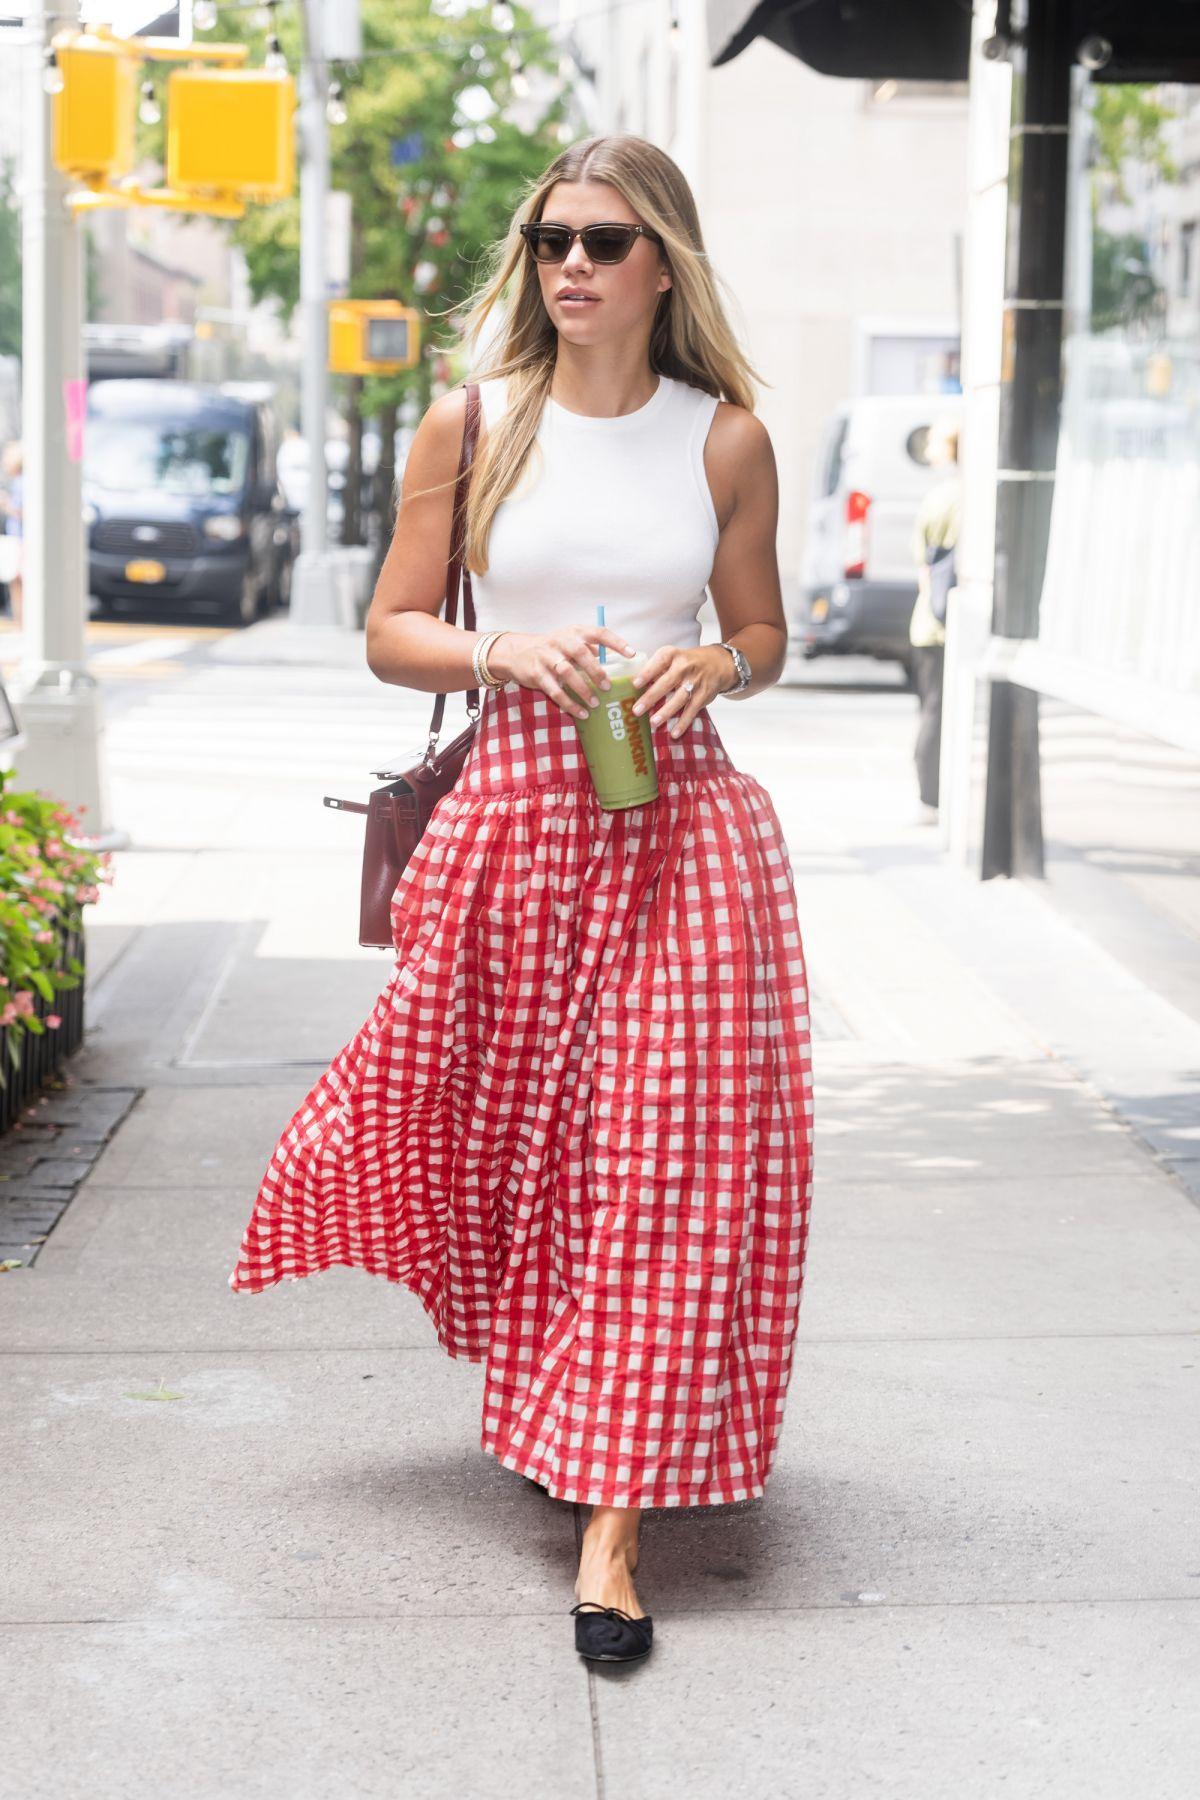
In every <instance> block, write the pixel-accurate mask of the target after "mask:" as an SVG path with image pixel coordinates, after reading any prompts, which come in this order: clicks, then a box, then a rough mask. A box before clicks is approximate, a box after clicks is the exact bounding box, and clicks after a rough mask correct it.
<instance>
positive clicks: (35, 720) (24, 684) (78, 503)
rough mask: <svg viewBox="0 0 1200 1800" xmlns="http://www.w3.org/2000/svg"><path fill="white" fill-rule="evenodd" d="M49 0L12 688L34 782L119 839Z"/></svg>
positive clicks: (36, 41)
mask: <svg viewBox="0 0 1200 1800" xmlns="http://www.w3.org/2000/svg"><path fill="white" fill-rule="evenodd" d="M50 28H51V25H50V18H49V15H48V12H47V4H46V0H32V3H31V4H30V6H29V9H28V11H27V13H26V33H27V38H26V45H25V50H24V83H23V93H24V106H25V117H24V131H23V133H22V142H23V173H22V308H23V327H22V330H23V338H22V419H23V424H22V439H23V446H24V473H25V503H24V559H25V560H24V576H25V583H24V607H23V621H22V624H23V632H22V661H21V664H20V666H19V668H18V671H17V676H16V680H15V681H14V683H13V686H12V699H13V702H14V704H15V706H16V710H17V713H18V717H19V720H20V724H21V728H22V730H23V732H24V733H25V736H26V739H27V747H26V748H25V749H24V750H23V751H21V752H20V753H19V755H18V757H17V759H16V760H17V766H18V769H19V772H20V775H21V778H22V780H23V781H25V782H26V783H27V785H29V786H30V787H33V788H36V789H39V790H41V791H42V792H43V793H47V794H50V795H52V796H53V797H55V798H56V799H59V800H62V801H63V802H64V803H65V804H67V805H69V806H71V807H72V808H76V809H78V810H79V811H80V814H81V825H82V829H83V830H84V831H85V832H87V833H88V834H89V835H91V836H95V837H97V838H100V839H101V840H102V841H104V842H105V843H106V844H107V845H113V846H115V845H116V844H118V843H125V842H127V841H128V840H127V839H126V838H125V837H124V835H123V834H117V833H113V832H111V831H110V830H109V829H108V809H107V796H106V793H105V788H104V779H103V770H102V765H101V759H100V737H101V732H102V730H103V725H102V719H101V705H100V691H99V687H98V685H97V683H96V680H95V678H94V677H93V676H92V675H91V674H90V673H89V671H88V668H87V664H86V660H85V656H86V652H85V647H84V632H85V621H86V613H87V601H86V594H87V583H86V578H85V570H86V556H85V550H84V538H83V481H82V461H81V455H82V420H81V417H80V409H81V407H82V401H83V394H84V391H85V390H84V384H85V380H86V375H85V365H84V356H83V311H84V307H83V244H82V241H81V239H82V229H81V227H80V225H79V224H78V222H77V221H76V219H75V217H74V216H73V215H72V213H71V211H70V209H69V208H68V207H67V205H66V192H67V184H66V181H65V179H64V177H63V176H62V175H61V174H60V173H59V171H58V170H57V169H56V168H55V166H54V161H53V157H52V155H51V143H52V132H51V128H52V112H51V99H50V96H49V95H48V94H47V93H46V91H45V89H44V87H43V85H42V77H43V72H44V46H45V44H46V42H47V41H48V38H49V33H50Z"/></svg>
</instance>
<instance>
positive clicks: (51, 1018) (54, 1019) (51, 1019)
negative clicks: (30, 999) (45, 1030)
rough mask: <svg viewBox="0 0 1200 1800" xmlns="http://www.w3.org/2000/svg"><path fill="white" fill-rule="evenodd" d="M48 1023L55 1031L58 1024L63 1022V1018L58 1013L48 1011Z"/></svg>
mask: <svg viewBox="0 0 1200 1800" xmlns="http://www.w3.org/2000/svg"><path fill="white" fill-rule="evenodd" d="M46 1023H47V1025H48V1026H49V1027H50V1029H51V1031H53V1030H54V1028H55V1026H56V1025H61V1024H62V1020H61V1019H60V1018H59V1016H58V1014H57V1013H47V1014H46Z"/></svg>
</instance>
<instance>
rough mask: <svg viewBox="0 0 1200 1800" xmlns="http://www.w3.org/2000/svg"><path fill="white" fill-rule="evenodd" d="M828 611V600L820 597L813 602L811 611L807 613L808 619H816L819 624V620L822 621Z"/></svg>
mask: <svg viewBox="0 0 1200 1800" xmlns="http://www.w3.org/2000/svg"><path fill="white" fill-rule="evenodd" d="M828 611H829V602H828V600H826V598H825V596H824V595H822V596H821V597H820V599H818V600H814V601H813V603H812V610H811V612H810V613H809V618H810V619H816V620H817V621H818V622H819V621H820V620H821V619H823V618H824V617H825V615H826V613H827V612H828Z"/></svg>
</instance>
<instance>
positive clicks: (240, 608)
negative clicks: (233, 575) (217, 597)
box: [222, 569, 259, 625]
mask: <svg viewBox="0 0 1200 1800" xmlns="http://www.w3.org/2000/svg"><path fill="white" fill-rule="evenodd" d="M258 612H259V592H258V583H257V582H256V581H255V579H254V571H253V570H252V569H247V570H246V573H245V574H244V575H243V576H242V579H241V581H240V582H239V583H238V585H237V587H236V588H235V589H234V590H233V592H232V593H231V594H230V596H229V598H228V599H227V600H226V602H225V605H224V607H223V608H222V613H223V615H224V619H225V622H226V624H228V625H253V623H254V621H255V619H257V617H258Z"/></svg>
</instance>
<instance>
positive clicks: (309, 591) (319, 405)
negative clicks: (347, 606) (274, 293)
mask: <svg viewBox="0 0 1200 1800" xmlns="http://www.w3.org/2000/svg"><path fill="white" fill-rule="evenodd" d="M300 14H301V20H302V25H303V32H302V41H303V44H304V61H303V65H302V67H301V70H300V81H299V93H300V104H299V109H298V110H299V126H300V155H301V163H300V330H301V341H302V346H303V353H302V360H301V370H300V379H301V388H300V415H301V429H302V431H303V433H304V438H305V441H306V442H307V444H308V493H307V496H306V498H305V503H304V514H303V518H302V520H301V552H300V555H299V557H298V558H297V561H296V567H295V571H294V573H293V577H292V599H291V617H292V618H293V620H294V621H295V622H296V623H297V624H301V625H329V624H334V623H336V622H337V619H338V604H337V596H336V592H335V579H334V571H333V567H332V562H331V559H330V557H329V538H328V529H327V525H326V507H327V504H328V484H327V480H326V469H325V415H326V411H327V407H328V400H329V375H328V361H329V325H328V313H327V309H326V301H327V298H328V294H327V283H326V272H325V208H326V195H327V194H328V192H329V127H328V121H327V119H326V117H325V94H326V89H327V87H328V80H327V76H326V68H325V37H324V31H323V0H302V4H301V7H300Z"/></svg>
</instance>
